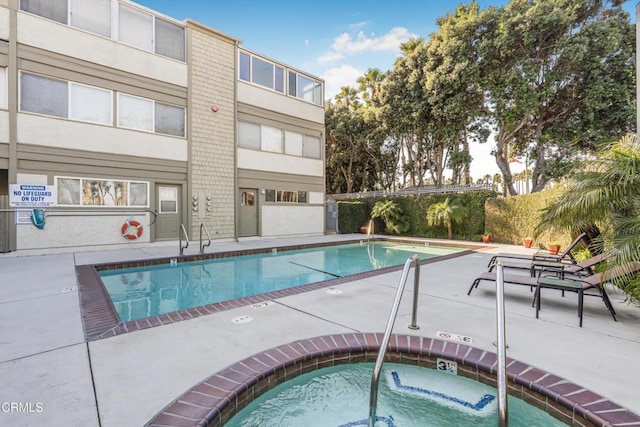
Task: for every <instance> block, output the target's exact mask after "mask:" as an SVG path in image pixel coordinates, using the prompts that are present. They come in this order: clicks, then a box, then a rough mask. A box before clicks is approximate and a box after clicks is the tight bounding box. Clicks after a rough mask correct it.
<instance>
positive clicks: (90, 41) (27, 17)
mask: <svg viewBox="0 0 640 427" xmlns="http://www.w3.org/2000/svg"><path fill="white" fill-rule="evenodd" d="M0 19H1V15H0ZM7 22H8V20H7ZM0 28H2V25H0ZM6 28H7V30H6V31H7V32H8V25H7V26H6ZM1 31H3V30H2V29H0V32H1ZM0 38H1V37H0ZM6 39H8V34H7V37H6ZM18 43H22V44H26V45H29V46H34V47H38V48H41V49H44V50H47V51H51V52H56V53H59V54H62V55H66V56H70V57H72V58H78V59H81V60H84V61H90V62H93V63H96V64H100V65H104V66H107V67H111V68H116V69H118V70H123V71H128V72H130V73H133V74H138V75H141V76H146V77H149V78H152V79H156V80H160V81H163V82H167V83H173V84H175V85H179V86H183V87H186V86H187V82H188V69H187V64H185V63H182V62H180V61H176V60H173V59H169V58H165V57H164V56H160V55H156V54H154V53H151V52H147V51H144V50H142V49H137V48H135V47H132V46H127V45H125V44H122V43H119V42H116V41H114V40H111V39H108V38H106V37H101V36H98V35H95V34H91V33H87V32H85V31H82V30H79V29H76V28H73V27H70V26H67V25H64V24H60V23H57V22H54V21H50V20H48V19H45V18H40V17H38V16H34V15H31V14H29V13H25V12H18Z"/></svg>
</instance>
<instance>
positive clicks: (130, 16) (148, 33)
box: [118, 4, 153, 51]
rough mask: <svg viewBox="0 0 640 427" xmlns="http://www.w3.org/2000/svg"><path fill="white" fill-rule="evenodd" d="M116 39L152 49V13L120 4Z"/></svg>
mask: <svg viewBox="0 0 640 427" xmlns="http://www.w3.org/2000/svg"><path fill="white" fill-rule="evenodd" d="M118 13H119V15H118V16H119V18H120V19H119V28H120V31H119V34H118V40H120V41H121V42H123V43H126V44H130V45H131V46H135V47H139V48H141V49H144V50H149V51H153V15H149V14H148V13H144V12H141V11H139V10H137V9H134V8H132V7H128V6H125V5H123V4H121V5H120V8H119V12H118Z"/></svg>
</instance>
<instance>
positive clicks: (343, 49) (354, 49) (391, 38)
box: [331, 27, 418, 55]
mask: <svg viewBox="0 0 640 427" xmlns="http://www.w3.org/2000/svg"><path fill="white" fill-rule="evenodd" d="M412 37H418V36H417V34H413V33H410V32H409V30H407V29H406V28H404V27H396V28H393V29H392V30H391V31H389V32H388V33H387V34H384V35H382V36H380V37H373V36H372V37H367V36H366V35H365V34H364V32H362V31H360V32H358V34H357V35H356V37H355V39H354V38H353V37H352V36H351V34H349V33H342V34H340V35H339V36H338V37H336V38H335V40H334V42H333V45H331V48H332V50H333V52H339V53H342V54H345V55H354V54H357V53H362V52H398V51H399V50H400V44H402V43H406V42H407V41H409V39H411V38H412Z"/></svg>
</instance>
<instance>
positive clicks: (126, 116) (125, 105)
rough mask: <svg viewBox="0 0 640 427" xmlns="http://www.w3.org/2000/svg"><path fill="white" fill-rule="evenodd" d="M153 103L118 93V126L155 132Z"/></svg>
mask: <svg viewBox="0 0 640 427" xmlns="http://www.w3.org/2000/svg"><path fill="white" fill-rule="evenodd" d="M153 110H154V108H153V101H152V100H150V99H145V98H140V97H137V96H132V95H127V94H124V93H118V126H119V127H124V128H129V129H137V130H144V131H148V132H151V131H153V129H154V127H153Z"/></svg>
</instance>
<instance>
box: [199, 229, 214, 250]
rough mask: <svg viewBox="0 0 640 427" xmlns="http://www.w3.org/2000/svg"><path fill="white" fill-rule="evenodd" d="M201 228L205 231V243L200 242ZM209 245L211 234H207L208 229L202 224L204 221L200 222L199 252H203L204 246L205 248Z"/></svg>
mask: <svg viewBox="0 0 640 427" xmlns="http://www.w3.org/2000/svg"><path fill="white" fill-rule="evenodd" d="M202 230H204V232H205V233H207V243H206V244H204V243H202ZM209 246H211V234H209V229H207V226H206V225H204V223H201V224H200V253H201V254H203V253H204V248H207V247H209Z"/></svg>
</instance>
